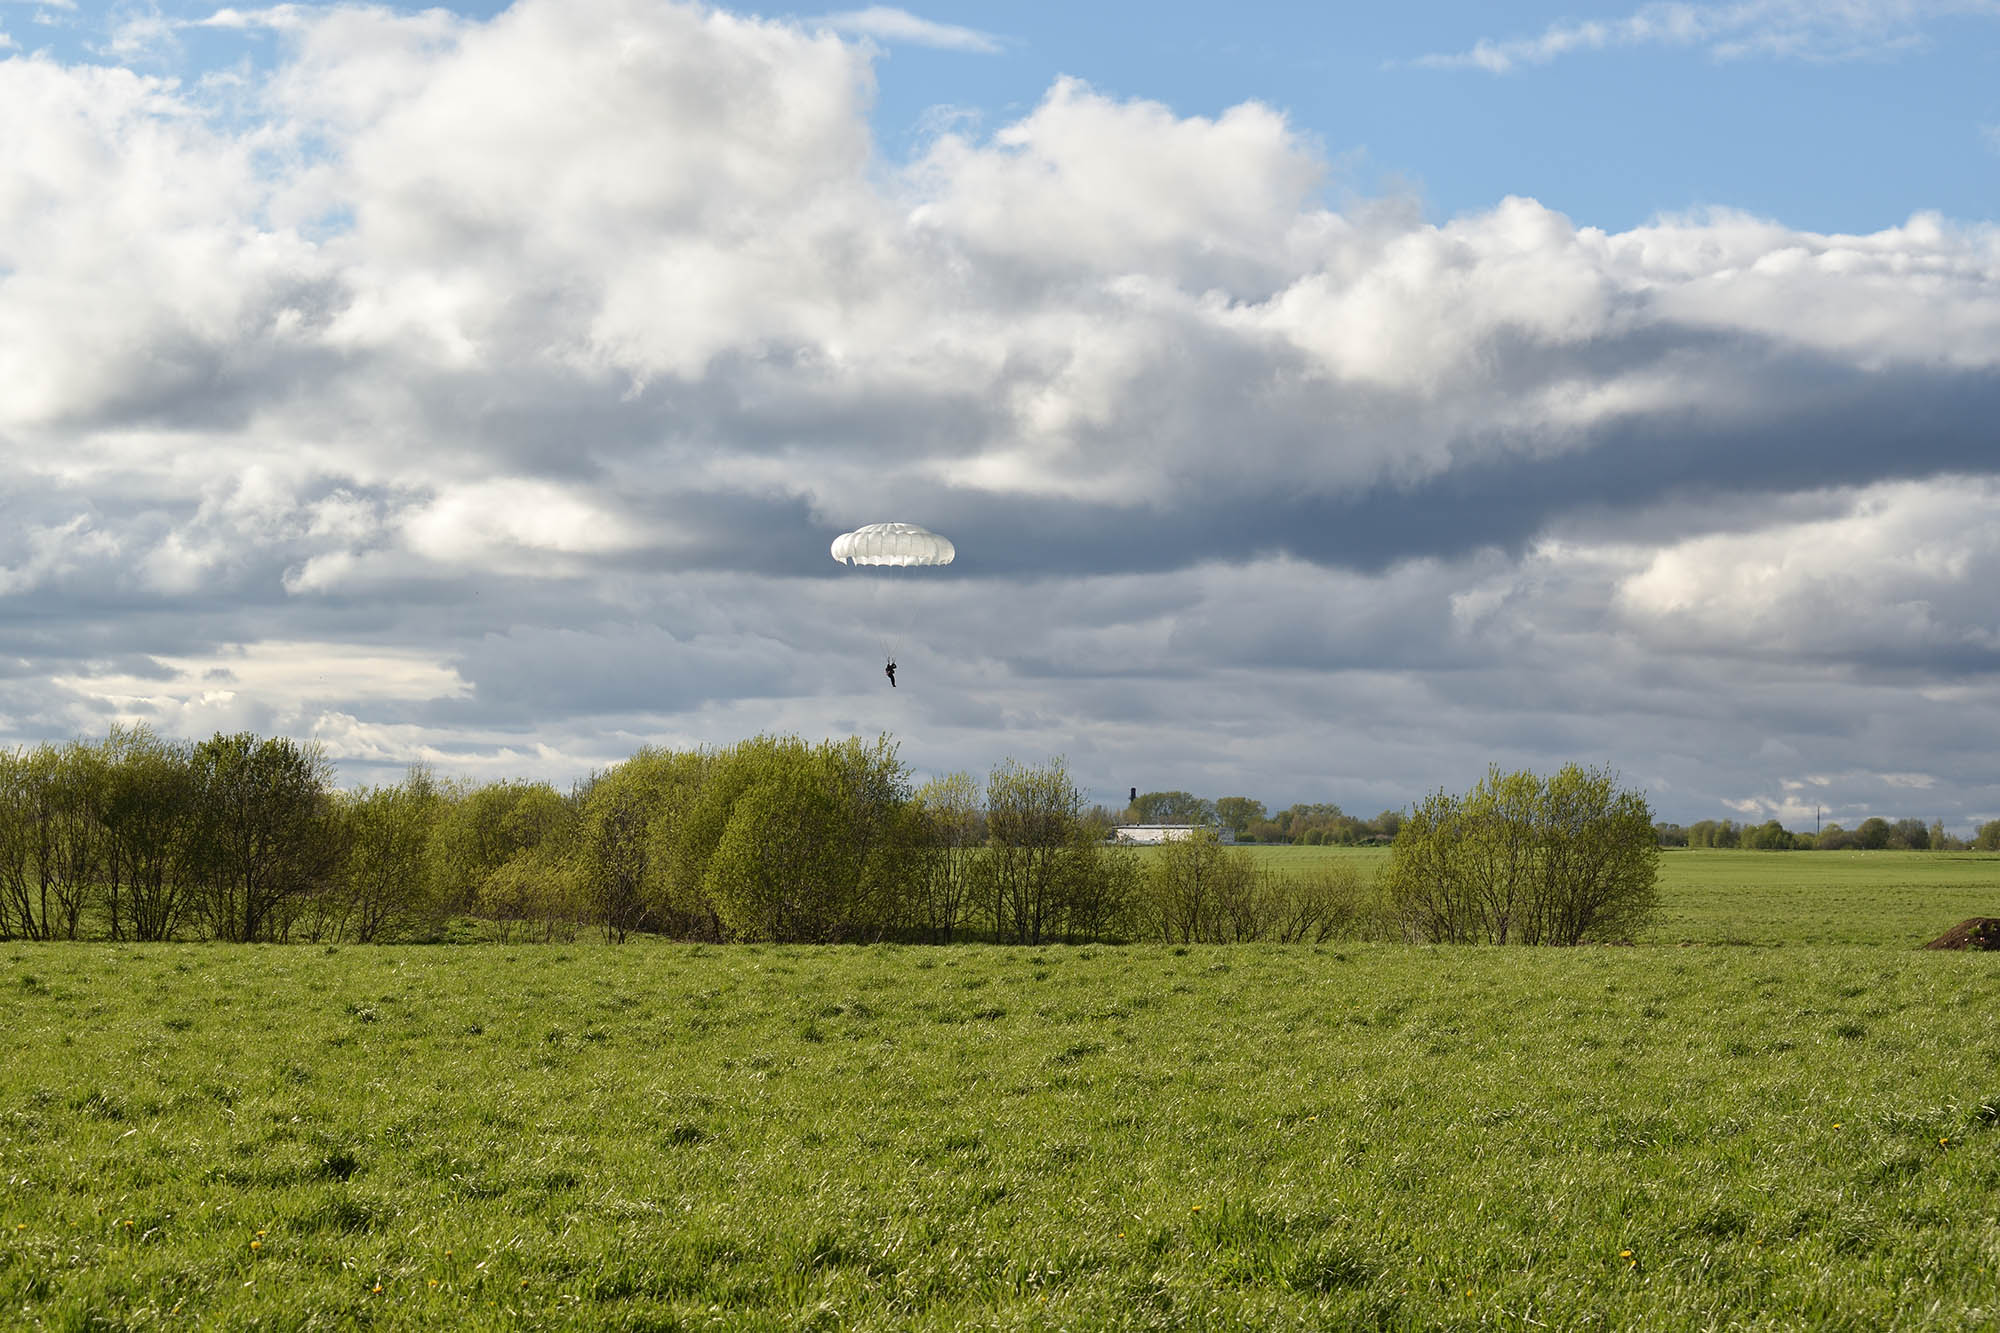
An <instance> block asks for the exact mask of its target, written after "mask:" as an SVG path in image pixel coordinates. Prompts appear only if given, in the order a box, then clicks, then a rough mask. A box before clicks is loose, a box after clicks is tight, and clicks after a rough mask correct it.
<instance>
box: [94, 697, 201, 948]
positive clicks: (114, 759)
mask: <svg viewBox="0 0 2000 1333" xmlns="http://www.w3.org/2000/svg"><path fill="white" fill-rule="evenodd" d="M105 749H106V752H107V756H108V759H109V763H108V771H107V787H106V791H105V802H104V822H105V827H106V830H107V832H108V833H109V835H110V840H111V865H112V870H111V874H110V880H109V887H110V897H109V904H108V906H109V917H110V929H111V935H112V938H114V939H116V938H120V935H121V931H122V930H124V929H129V930H130V932H131V935H132V938H134V939H138V940H168V939H172V938H173V937H174V934H175V932H176V931H178V930H179V929H180V927H181V926H182V925H183V924H184V923H185V922H186V920H187V918H188V916H189V915H190V913H191V912H192V910H193V907H194V902H193V893H192V889H193V878H194V877H193V867H192V865H191V863H190V858H191V856H192V851H193V849H192V846H191V836H192V826H193V823H194V817H195V788H194V768H193V747H192V746H190V745H188V744H187V743H186V742H184V741H163V740H161V739H160V738H159V737H157V736H155V735H154V734H153V733H152V732H151V731H149V730H147V729H146V728H144V727H140V728H135V729H125V728H116V727H114V728H113V729H112V732H111V735H110V738H109V739H108V741H107V742H106V745H105ZM121 885H122V886H123V889H124V901H123V903H122V908H123V912H122V919H121V903H120V895H119V888H120V886H121Z"/></svg>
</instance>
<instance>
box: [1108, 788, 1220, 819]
mask: <svg viewBox="0 0 2000 1333" xmlns="http://www.w3.org/2000/svg"><path fill="white" fill-rule="evenodd" d="M1128 813H1129V814H1130V816H1131V818H1130V820H1129V821H1128V822H1130V823H1133V824H1213V823H1214V822H1215V803H1214V802H1213V801H1204V800H1202V799H1201V798H1200V797H1199V796H1195V795H1193V794H1191V793H1189V792H1184V791H1144V792H1140V793H1139V799H1137V800H1136V801H1133V802H1132V806H1131V809H1130V811H1129V812H1128Z"/></svg>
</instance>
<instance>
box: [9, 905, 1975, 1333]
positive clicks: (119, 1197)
mask: <svg viewBox="0 0 2000 1333" xmlns="http://www.w3.org/2000/svg"><path fill="white" fill-rule="evenodd" d="M0 960H4V961H0V1023H3V1024H4V1025H5V1030H6V1032H7V1033H8V1037H9V1041H8V1047H7V1050H8V1056H9V1063H8V1065H7V1066H6V1068H5V1071H4V1073H0V1182H4V1184H0V1228H4V1235H0V1322H18V1323H20V1324H21V1325H23V1326H29V1327H73V1328H84V1327H103V1328H150V1327H156V1326H161V1325H168V1326H188V1327H193V1326H203V1327H211V1326H216V1325H229V1326H257V1327H270V1328H332V1327H350V1326H372V1327H382V1328H400V1327H428V1326H437V1325H445V1324H449V1325H456V1326H465V1327H496V1328H497V1327H550V1326H557V1327H560V1326H577V1327H585V1326H588V1327H625V1328H677V1327H709V1326H716V1327H721V1326H728V1327H733V1328H741V1327H771V1328H777V1327H798V1326H824V1327H834V1326H857V1327H892V1326H893V1327H917V1328H946V1327H954V1328H956V1327H983V1328H1059V1327H1060V1328H1077V1327H1104V1328H1144V1327H1231V1326H1255V1327H1260V1328H1287V1327H1290V1328H1329V1327H1420V1326H1452V1327H1505V1328H1509V1329H1518V1328H1523V1327H1534V1326H1536V1325H1542V1326H1547V1327H1552V1328H1588V1327H1606V1328H1631V1327H1640V1326H1644V1327H1649V1328H1661V1327H1667V1328H1679V1327H1684V1328H1725V1327H1731V1328H1764V1327H1807V1326H1809V1327H1815V1328H1854V1329H1877V1328H1912V1329H1914V1328H1963V1327H1967V1326H1974V1325H1977V1326H1990V1325H1992V1324H1993V1323H1994V1322H1995V1321H1996V1320H2000V1276H1996V1274H2000V1225H1996V1222H1995V1218H1994V1205H1993V1199H1994V1197H1995V1190H1996V1187H2000V1151H1996V1149H2000V1125H1996V1123H1995V1122H1996V1119H2000V1111H1996V1109H1995V1108H1996V1104H2000V1031H1996V1029H1995V1026H1994V1024H1993V1022H1992V1019H1991V1015H1992V1013H1993V1010H1994V1008H1995V1002H1996V1000H2000V959H1996V958H1995V957H1993V956H1991V955H1978V954H1955V955H1941V954H1924V953H1919V952H1910V951H1901V950H1898V951H1891V950H1885V949H1872V950H1871V949H1858V948H1818V949H1782V950H1714V949H1701V950H1681V949H1643V948H1642V949H1588V950H1566V951H1547V952H1540V951H1526V950H1513V951H1502V950H1489V949H1459V950H1432V949H1418V948H1403V947H1390V946H1372V947H1351V948H1342V949H1325V950H1313V949H1305V948H1299V949H1290V950H1287V949H1277V948H1270V949H1265V948H1247V947H1246V948H1237V949H1195V950H1193V951H1180V950H1167V949H1163V948H1127V949H1107V948H1097V949H1061V948H1051V949H1043V950H1029V949H995V948H984V947H967V948H956V949H930V950H927V949H914V948H907V949H906V948H889V947H885V948H876V949H820V950H813V949H805V948H799V949H786V948H755V947H743V948H733V949H714V948H710V949H702V948H700V947H678V946H663V945H652V944H637V945H632V946H628V947H625V948H620V949H608V948H601V947H598V948H584V947H578V948H571V949H563V948H523V949H501V948H484V949H436V948H434V949H428V950H426V949H415V948H412V949H380V950H369V949H348V950H342V951H338V952H334V951H320V950H308V949H303V948H296V949H286V948H218V947H200V946H152V947H140V946H123V947H121V946H92V947H88V948H78V947H74V946H71V947H63V946H23V945H0Z"/></svg>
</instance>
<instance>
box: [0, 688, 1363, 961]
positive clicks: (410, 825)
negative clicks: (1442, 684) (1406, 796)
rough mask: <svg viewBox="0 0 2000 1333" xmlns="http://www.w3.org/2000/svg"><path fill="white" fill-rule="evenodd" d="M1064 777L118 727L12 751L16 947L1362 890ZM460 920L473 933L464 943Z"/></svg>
mask: <svg viewBox="0 0 2000 1333" xmlns="http://www.w3.org/2000/svg"><path fill="white" fill-rule="evenodd" d="M1091 816H1092V812H1091V811H1088V810H1086V809H1085V807H1084V800H1083V796H1082V794H1081V793H1080V791H1079V790H1078V789H1077V787H1076V785H1075V784H1074V782H1072V780H1071V779H1070V776H1069V774H1068V772H1067V770H1066V768H1065V766H1064V765H1063V763H1062V761H1061V760H1059V759H1057V760H1051V761H1049V762H1047V763H1044V764H1039V765H1032V764H1020V763H1016V762H1014V761H1011V760H1009V761H1007V762H1005V763H1003V764H1001V765H999V766H998V767H997V768H995V769H994V770H993V771H992V772H991V773H990V774H989V775H988V776H987V777H986V779H985V781H984V782H980V781H978V780H976V779H974V778H973V777H972V776H971V775H969V774H966V773H955V774H951V775H948V776H945V777H942V778H938V779H936V780H933V781H930V782H926V783H923V784H922V785H920V786H919V785H914V784H913V781H912V776H911V774H910V772H909V770H908V769H907V767H906V766H905V765H904V764H903V763H902V761H901V760H900V758H899V757H898V754H897V748H896V746H895V744H894V742H893V741H891V740H890V739H889V738H888V737H882V738H879V739H878V740H876V741H873V742H867V741H863V740H861V739H859V738H848V739H845V740H839V741H826V742H820V743H808V742H806V741H803V740H801V739H799V738H798V737H795V736H760V737H756V738H753V739H751V740H746V741H743V742H740V743H738V744H735V745H730V746H724V747H715V748H702V749H695V750H669V749H661V748H653V747H648V748H645V749H642V750H640V751H639V752H638V753H637V754H635V755H633V756H632V757H631V758H630V759H628V760H626V761H625V762H623V763H621V764H618V765H616V766H615V767H613V768H610V769H608V770H605V771H603V772H600V773H597V774H594V775H592V776H591V777H590V778H588V779H586V780H584V781H582V782H578V783H576V784H574V785H573V786H572V787H570V788H569V789H568V790H566V791H565V790H559V789H557V788H556V787H554V786H552V785H551V784H549V783H546V782H528V781H501V782H493V783H487V784H480V785H475V784H469V783H458V782H450V781H445V780H441V779H439V778H438V777H437V776H435V775H434V774H433V773H431V772H430V771H429V770H428V769H426V768H423V767H416V768H412V769H411V770H410V771H409V773H408V774H407V775H406V777H405V778H404V779H403V780H402V781H401V782H398V783H393V784H389V785H384V786H377V787H362V788H357V789H351V790H342V789H339V788H336V787H335V786H334V784H333V772H332V767H331V765H330V764H329V763H328V761H327V759H326V757H325V756H324V754H323V753H322V752H321V751H320V750H319V749H318V748H317V747H316V746H313V745H310V744H301V743H299V742H297V741H294V740H290V739H287V738H283V737H268V738H267V737H258V736H255V735H251V734H247V733H246V734H238V735H223V734H217V735H215V736H213V737H211V738H209V739H208V740H205V741H201V742H185V741H176V740H167V739H162V738H160V737H158V736H156V735H154V734H153V733H151V732H150V731H147V730H144V729H124V728H118V729H114V730H113V731H112V732H111V733H110V734H109V735H108V736H107V737H106V738H104V739H102V740H81V739H79V740H74V741H70V742H68V743H65V744H59V745H58V744H43V745H40V746H36V747H34V748H33V749H27V750H17V751H14V752H11V753H0V938H27V939H77V938H84V937H97V938H107V937H108V938H111V939H120V940H172V939H189V938H200V939H215V940H230V941H255V940H272V941H281V940H346V941H354V942H364V943H365V942H371V941H382V940H391V939H404V940H406V939H428V938H439V937H441V936H442V935H443V934H444V933H445V932H446V931H447V929H449V928H459V929H462V928H465V927H466V926H468V925H469V926H470V927H471V928H473V929H475V930H477V931H478V932H480V933H482V934H484V935H486V936H487V937H490V938H498V939H521V938H541V939H569V938H575V937H576V936H577V935H579V934H581V933H584V932H596V933H599V934H601V935H602V936H603V937H604V938H605V939H607V940H611V941H617V940H622V939H624V938H626V937H627V936H629V935H631V934H633V933H635V932H647V933H654V934H661V935H666V936H670V937H673V938H677V939H686V940H713V941H724V940H782V941H809V942H839V941H865V940H885V939H897V940H925V941H937V942H947V941H951V940H956V939H987V940H996V941H1004V942H1018V943H1026V944H1037V943H1043V942H1046V941H1051V940H1079V941H1082V940H1130V939H1158V940H1166V941H1182V942H1192V941H1224V940H1250V939H1274V940H1320V939H1327V938H1332V937H1334V936H1335V935H1337V934H1342V933H1352V932H1355V931H1358V930H1360V929H1362V928H1363V926H1364V923H1365V922H1366V921H1368V920H1369V919H1371V917H1370V912H1371V909H1370V907H1369V902H1368V893H1369V890H1368V887H1367V886H1364V885H1363V884H1362V883H1361V881H1360V880H1359V878H1358V877H1357V876H1356V875H1355V874H1354V873H1353V871H1352V870H1351V869H1345V868H1340V867H1332V868H1328V869H1325V870H1323V871H1318V872H1314V873H1311V874H1307V875H1287V876H1278V875H1273V874H1270V873H1268V872H1266V871H1263V870H1261V869H1259V868H1258V867H1257V866H1256V865H1254V864H1253V863H1251V862H1250V861H1249V860H1248V859H1247V858H1245V857H1244V856H1242V855H1240V854H1234V853H1230V852H1229V851H1228V850H1227V849H1225V848H1222V847H1220V846H1219V845H1218V844H1217V842H1216V839H1215V838H1214V837H1212V836H1205V837H1200V838H1196V839H1193V840H1191V841H1189V842H1188V843H1185V844H1176V845H1175V846H1173V847H1172V848H1169V849H1166V851H1165V854H1163V855H1154V856H1147V855H1143V854H1139V853H1135V852H1132V851H1130V850H1126V849H1119V848H1116V847H1110V846H1107V845H1105V843H1104V841H1103V837H1102V835H1103V828H1102V826H1101V825H1102V821H1101V820H1099V819H1093V818H1092V817H1091ZM454 923H456V924H455V925H454Z"/></svg>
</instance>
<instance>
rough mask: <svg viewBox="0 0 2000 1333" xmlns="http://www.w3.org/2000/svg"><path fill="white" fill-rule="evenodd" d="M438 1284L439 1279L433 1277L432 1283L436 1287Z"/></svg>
mask: <svg viewBox="0 0 2000 1333" xmlns="http://www.w3.org/2000/svg"><path fill="white" fill-rule="evenodd" d="M437 1284H438V1280H437V1279H436V1278H432V1279H431V1285H432V1286H433V1287H435V1286H436V1285H437Z"/></svg>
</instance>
